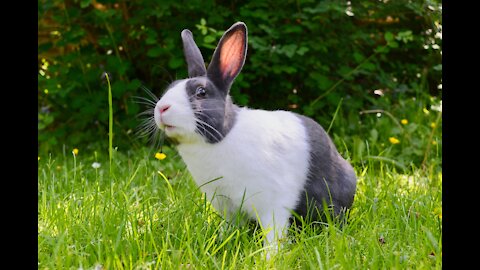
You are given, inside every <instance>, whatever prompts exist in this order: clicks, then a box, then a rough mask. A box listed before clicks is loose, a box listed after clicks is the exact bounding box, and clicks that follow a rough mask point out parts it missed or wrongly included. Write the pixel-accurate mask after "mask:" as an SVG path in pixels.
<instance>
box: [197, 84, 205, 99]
mask: <svg viewBox="0 0 480 270" xmlns="http://www.w3.org/2000/svg"><path fill="white" fill-rule="evenodd" d="M206 94H207V91H206V90H205V88H204V87H202V86H199V87H197V90H195V95H196V96H197V97H205V95H206Z"/></svg>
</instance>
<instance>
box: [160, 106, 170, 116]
mask: <svg viewBox="0 0 480 270" xmlns="http://www.w3.org/2000/svg"><path fill="white" fill-rule="evenodd" d="M168 109H170V105H163V106H162V107H160V108H159V109H158V110H159V111H160V114H162V113H164V112H166V111H167V110H168Z"/></svg>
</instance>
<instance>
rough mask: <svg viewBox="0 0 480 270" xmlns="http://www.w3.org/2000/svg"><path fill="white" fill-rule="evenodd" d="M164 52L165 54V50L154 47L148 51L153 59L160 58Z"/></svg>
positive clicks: (148, 54)
mask: <svg viewBox="0 0 480 270" xmlns="http://www.w3.org/2000/svg"><path fill="white" fill-rule="evenodd" d="M162 52H163V49H162V48H161V47H160V46H157V47H153V48H150V49H149V50H148V51H147V56H148V57H152V58H155V57H159V56H160V55H161V54H162Z"/></svg>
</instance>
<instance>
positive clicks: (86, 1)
mask: <svg viewBox="0 0 480 270" xmlns="http://www.w3.org/2000/svg"><path fill="white" fill-rule="evenodd" d="M91 3H92V0H82V1H80V7H81V8H86V7H88V6H90V4H91Z"/></svg>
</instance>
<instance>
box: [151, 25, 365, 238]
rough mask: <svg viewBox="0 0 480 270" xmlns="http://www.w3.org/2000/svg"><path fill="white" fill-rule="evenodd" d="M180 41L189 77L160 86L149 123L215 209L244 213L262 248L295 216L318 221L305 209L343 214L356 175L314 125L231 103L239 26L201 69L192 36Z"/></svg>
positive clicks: (241, 53)
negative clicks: (260, 235)
mask: <svg viewBox="0 0 480 270" xmlns="http://www.w3.org/2000/svg"><path fill="white" fill-rule="evenodd" d="M181 38H182V41H183V50H184V54H185V59H186V62H187V66H188V76H189V78H187V79H181V80H176V81H174V82H173V83H171V84H170V85H169V86H168V87H167V89H166V91H165V92H164V94H163V96H162V97H161V98H160V99H159V100H158V102H157V103H156V106H155V109H154V115H153V118H154V121H155V124H156V125H157V127H158V128H159V129H160V130H161V131H162V132H164V133H165V135H166V136H167V137H168V138H170V139H171V140H172V141H173V142H174V143H175V144H176V148H177V150H178V152H179V154H180V156H181V157H182V159H183V161H184V162H185V164H186V166H187V169H188V171H189V172H190V173H191V175H192V177H193V179H194V181H195V182H196V184H197V185H198V186H199V187H200V189H201V191H202V192H204V193H205V194H206V196H207V199H208V200H210V202H211V204H212V205H213V206H214V208H215V209H216V210H217V211H218V212H220V213H221V214H223V215H224V216H225V218H226V219H230V218H233V217H234V216H235V214H236V213H239V212H242V213H244V214H245V215H246V216H247V217H248V219H250V220H253V221H256V222H258V223H259V224H260V226H261V228H262V229H263V231H264V232H265V233H266V237H265V240H264V245H266V246H268V247H277V248H278V245H279V242H281V241H280V239H283V238H284V237H285V236H286V233H287V229H288V227H289V226H290V225H291V223H292V218H294V216H295V215H297V216H307V215H310V216H312V217H313V218H315V219H319V218H320V215H318V214H316V213H319V212H318V211H317V212H315V211H311V210H312V209H311V208H312V206H313V207H316V209H321V210H323V209H324V206H327V207H329V208H330V210H332V211H333V214H334V215H335V216H339V215H342V213H345V211H346V210H347V209H349V208H350V207H351V205H352V203H353V200H354V195H355V191H356V181H357V180H356V179H357V178H356V175H355V172H354V170H353V168H352V166H351V165H350V164H349V163H348V162H347V161H346V160H345V159H344V158H343V157H342V156H341V155H340V154H339V152H338V151H337V149H336V147H335V146H334V144H333V142H332V140H331V139H330V137H329V135H328V134H327V133H326V132H325V130H324V129H323V128H322V127H321V126H320V125H319V124H318V123H316V122H315V121H314V120H312V119H311V118H308V117H306V116H302V115H300V114H297V113H294V112H289V111H282V110H277V111H266V110H260V109H251V108H247V107H240V106H237V105H235V104H234V103H233V102H232V98H231V97H230V95H229V91H230V87H231V85H232V83H233V81H234V80H235V78H236V77H237V75H238V74H239V73H240V70H241V69H242V67H243V65H244V63H245V58H246V55H247V26H246V25H245V23H243V22H237V23H235V24H233V25H232V26H231V27H230V28H229V29H228V30H227V31H225V33H224V34H223V36H222V37H221V39H220V41H219V43H218V46H217V47H216V49H215V51H214V54H213V57H212V60H211V62H210V64H209V65H208V69H207V68H206V66H205V62H204V60H203V57H202V54H201V52H200V50H199V48H198V47H197V45H196V43H195V41H194V40H193V35H192V32H190V31H189V30H188V29H185V30H183V31H182V32H181ZM259 91H260V89H259ZM294 213H296V214H294ZM312 213H313V214H312Z"/></svg>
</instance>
